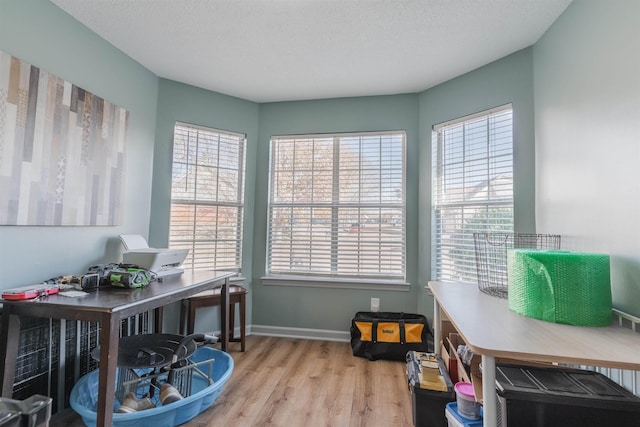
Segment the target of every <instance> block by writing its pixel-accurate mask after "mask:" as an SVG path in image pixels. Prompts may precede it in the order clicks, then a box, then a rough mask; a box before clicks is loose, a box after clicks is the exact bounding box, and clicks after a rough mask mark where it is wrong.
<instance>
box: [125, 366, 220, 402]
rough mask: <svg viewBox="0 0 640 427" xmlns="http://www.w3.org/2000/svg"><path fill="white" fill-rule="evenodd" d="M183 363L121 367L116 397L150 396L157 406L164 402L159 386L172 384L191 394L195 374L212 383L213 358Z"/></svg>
mask: <svg viewBox="0 0 640 427" xmlns="http://www.w3.org/2000/svg"><path fill="white" fill-rule="evenodd" d="M184 362H185V363H184V366H182V367H179V368H172V369H170V370H168V371H167V370H158V369H150V368H147V369H131V368H118V375H117V377H116V399H118V401H119V402H123V401H124V399H125V397H126V396H127V394H129V393H132V394H133V395H134V396H135V397H137V398H142V397H148V398H149V399H150V400H151V402H152V403H153V404H154V405H155V406H160V405H162V402H161V399H160V387H161V386H162V384H171V385H172V386H173V387H174V388H175V389H176V390H177V391H178V393H180V395H181V396H182V397H183V398H184V397H189V396H191V394H192V392H193V389H192V384H193V381H194V379H195V377H196V376H198V377H200V378H202V379H203V380H204V381H205V382H206V383H207V384H208V385H211V384H213V382H214V381H213V378H212V366H213V362H214V359H209V360H204V361H200V362H193V361H191V360H189V359H187V360H185V361H184Z"/></svg>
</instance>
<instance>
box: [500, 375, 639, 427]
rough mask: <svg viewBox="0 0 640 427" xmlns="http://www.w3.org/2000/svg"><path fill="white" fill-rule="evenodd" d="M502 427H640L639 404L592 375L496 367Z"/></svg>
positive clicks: (623, 392) (606, 381)
mask: <svg viewBox="0 0 640 427" xmlns="http://www.w3.org/2000/svg"><path fill="white" fill-rule="evenodd" d="M496 387H497V392H498V406H499V408H500V411H499V414H498V419H499V422H498V427H500V426H501V427H506V426H507V425H508V426H517V427H566V426H576V427H602V426H616V427H627V426H628V427H632V426H633V427H637V426H640V398H638V397H637V396H634V395H633V393H631V392H629V391H628V390H626V389H624V388H623V387H621V386H619V385H618V384H616V383H615V382H613V381H612V380H611V379H609V378H607V377H606V376H604V375H602V374H600V373H598V372H593V371H585V370H581V369H567V368H537V367H535V368H534V367H529V366H516V365H498V366H497V367H496Z"/></svg>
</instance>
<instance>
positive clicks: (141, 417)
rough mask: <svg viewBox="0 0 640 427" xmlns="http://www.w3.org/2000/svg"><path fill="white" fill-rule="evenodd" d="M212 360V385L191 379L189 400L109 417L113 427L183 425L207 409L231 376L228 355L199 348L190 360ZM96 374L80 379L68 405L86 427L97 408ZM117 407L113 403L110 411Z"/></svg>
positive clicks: (199, 378)
mask: <svg viewBox="0 0 640 427" xmlns="http://www.w3.org/2000/svg"><path fill="white" fill-rule="evenodd" d="M210 359H214V360H215V361H214V363H213V372H212V374H211V377H212V378H213V380H214V383H213V384H211V385H209V383H208V382H207V380H206V379H204V378H201V377H198V376H194V377H193V392H192V394H191V396H189V397H185V398H184V399H182V400H179V401H177V402H174V403H172V404H170V405H166V406H157V407H155V408H152V409H146V410H144V411H140V412H133V413H127V414H119V413H114V414H113V423H112V426H114V427H142V426H151V425H152V426H153V427H173V426H177V425H180V424H183V423H186V422H187V421H189V420H190V419H192V418H194V417H195V416H196V415H198V414H199V413H201V412H202V411H204V410H206V409H207V408H209V407H210V406H211V405H212V404H213V402H214V401H215V400H216V398H217V397H218V396H219V395H220V392H221V391H222V387H223V386H224V384H225V383H226V382H227V380H228V379H229V378H230V377H231V373H232V372H233V359H232V358H231V356H230V355H229V354H228V353H225V352H223V351H220V350H217V349H215V348H211V347H200V348H199V349H198V350H196V352H195V353H194V354H193V355H192V356H191V357H190V360H191V361H192V362H194V363H198V362H203V361H206V360H210ZM98 373H99V370H98V369H96V370H95V371H92V372H90V373H88V374H87V375H85V376H83V377H82V378H80V379H79V380H78V382H76V384H75V385H74V386H73V389H72V390H71V396H70V404H71V407H72V408H73V410H74V411H76V412H77V413H78V414H79V415H80V416H81V417H82V421H83V422H84V423H85V424H86V425H87V426H89V427H92V426H95V425H96V418H97V407H98ZM119 406H120V402H118V401H117V399H116V401H115V405H114V411H115V410H116V409H117V408H118V407H119Z"/></svg>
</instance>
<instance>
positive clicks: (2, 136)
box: [0, 51, 129, 226]
mask: <svg viewBox="0 0 640 427" xmlns="http://www.w3.org/2000/svg"><path fill="white" fill-rule="evenodd" d="M128 122H129V113H128V112H127V111H126V110H124V109H123V108H120V107H118V106H116V105H114V104H111V103H110V102H108V101H105V100H104V99H102V98H100V97H98V96H96V95H94V94H92V93H90V92H88V91H86V90H84V89H81V88H79V87H77V86H75V85H73V84H72V83H69V82H67V81H65V80H63V79H61V78H60V77H57V76H55V75H53V74H51V73H48V72H46V71H44V70H41V69H39V68H37V67H35V66H33V65H30V64H28V63H26V62H23V61H21V60H20V59H18V58H16V57H13V56H11V55H9V54H7V53H5V52H2V51H0V225H45V226H57V225H70V226H104V225H119V224H121V222H122V215H123V206H122V204H123V195H124V180H125V176H124V172H125V151H126V150H125V148H126V134H127V128H128Z"/></svg>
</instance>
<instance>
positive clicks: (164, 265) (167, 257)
mask: <svg viewBox="0 0 640 427" xmlns="http://www.w3.org/2000/svg"><path fill="white" fill-rule="evenodd" d="M120 241H121V242H122V245H123V246H124V249H125V251H124V253H123V254H122V262H123V263H124V264H135V265H137V266H139V267H142V268H144V269H147V270H149V271H152V272H154V273H156V274H157V276H158V277H163V276H171V275H174V274H182V273H183V272H184V270H183V269H182V268H178V267H180V266H181V265H182V263H183V262H184V260H185V258H186V257H187V254H188V253H189V250H188V249H156V248H150V247H149V244H148V243H147V241H146V240H145V238H144V237H142V236H141V235H139V234H121V235H120Z"/></svg>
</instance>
